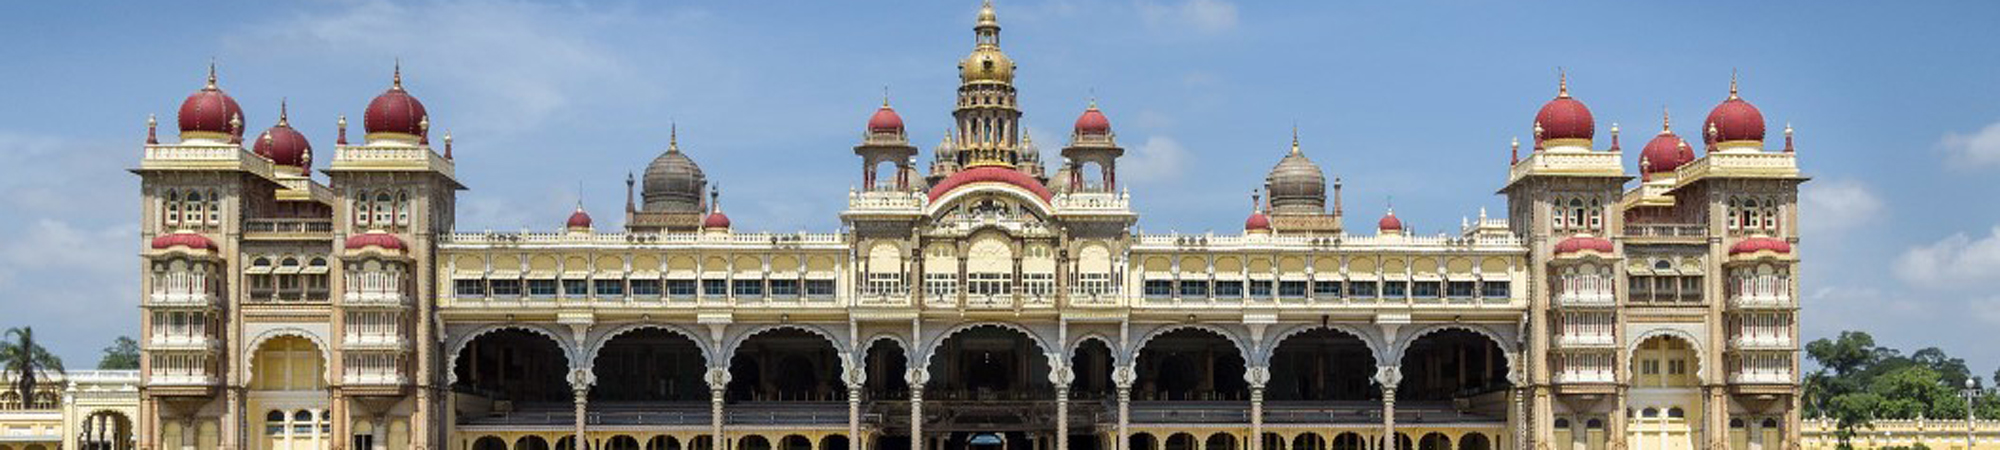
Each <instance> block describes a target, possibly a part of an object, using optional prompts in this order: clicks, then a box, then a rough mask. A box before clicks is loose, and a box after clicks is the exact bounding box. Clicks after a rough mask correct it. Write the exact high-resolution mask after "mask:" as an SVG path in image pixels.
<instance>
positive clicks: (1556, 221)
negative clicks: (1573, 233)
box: [1549, 200, 1569, 230]
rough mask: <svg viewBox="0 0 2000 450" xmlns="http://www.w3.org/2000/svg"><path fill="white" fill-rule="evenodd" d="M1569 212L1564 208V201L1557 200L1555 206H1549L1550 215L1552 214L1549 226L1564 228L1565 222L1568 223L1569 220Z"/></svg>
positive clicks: (1558, 228)
mask: <svg viewBox="0 0 2000 450" xmlns="http://www.w3.org/2000/svg"><path fill="white" fill-rule="evenodd" d="M1567 212H1568V210H1566V209H1563V206H1562V201H1561V200H1557V201H1556V205H1555V207H1554V208H1549V215H1550V216H1551V217H1550V221H1549V222H1550V225H1549V227H1550V228H1553V229H1557V230H1560V229H1563V227H1564V225H1563V224H1564V223H1566V221H1567V220H1568V219H1567V217H1568V216H1569V214H1567Z"/></svg>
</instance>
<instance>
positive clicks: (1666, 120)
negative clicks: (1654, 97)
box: [1660, 105, 1674, 134]
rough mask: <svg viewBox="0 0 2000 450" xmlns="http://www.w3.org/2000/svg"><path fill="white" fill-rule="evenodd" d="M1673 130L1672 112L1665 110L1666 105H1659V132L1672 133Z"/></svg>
mask: <svg viewBox="0 0 2000 450" xmlns="http://www.w3.org/2000/svg"><path fill="white" fill-rule="evenodd" d="M1673 132H1674V119H1673V114H1671V113H1670V112H1669V111H1667V106H1666V105H1660V134H1672V133H1673Z"/></svg>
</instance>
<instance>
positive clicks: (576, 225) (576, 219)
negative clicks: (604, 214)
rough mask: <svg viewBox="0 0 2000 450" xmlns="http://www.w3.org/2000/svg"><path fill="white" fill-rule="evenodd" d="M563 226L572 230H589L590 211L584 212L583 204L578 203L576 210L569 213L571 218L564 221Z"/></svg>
mask: <svg viewBox="0 0 2000 450" xmlns="http://www.w3.org/2000/svg"><path fill="white" fill-rule="evenodd" d="M563 226H566V227H568V228H569V229H572V230H579V229H581V230H588V229H590V213H587V212H583V205H577V206H576V212H573V213H569V220H568V221H565V222H563Z"/></svg>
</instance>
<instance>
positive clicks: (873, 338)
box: [854, 331, 917, 359]
mask: <svg viewBox="0 0 2000 450" xmlns="http://www.w3.org/2000/svg"><path fill="white" fill-rule="evenodd" d="M885 340H886V341H889V342H890V343H893V344H896V348H898V349H901V350H903V357H904V358H909V359H915V358H916V357H917V349H916V347H914V346H911V345H910V340H909V338H905V337H903V335H900V334H896V333H893V332H887V331H884V332H880V333H875V334H872V335H869V336H868V338H866V339H862V340H861V342H860V343H859V345H856V346H855V347H854V348H855V349H857V350H859V351H861V352H862V353H867V352H868V349H870V348H873V347H875V343H876V342H880V341H885Z"/></svg>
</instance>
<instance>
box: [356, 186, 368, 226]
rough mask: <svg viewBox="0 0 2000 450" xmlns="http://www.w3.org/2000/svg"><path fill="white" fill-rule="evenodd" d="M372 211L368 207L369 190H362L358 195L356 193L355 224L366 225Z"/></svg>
mask: <svg viewBox="0 0 2000 450" xmlns="http://www.w3.org/2000/svg"><path fill="white" fill-rule="evenodd" d="M370 213H371V211H369V208H368V192H367V191H363V192H361V193H360V194H358V195H355V196H354V224H355V225H361V226H366V225H368V217H369V214H370Z"/></svg>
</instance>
